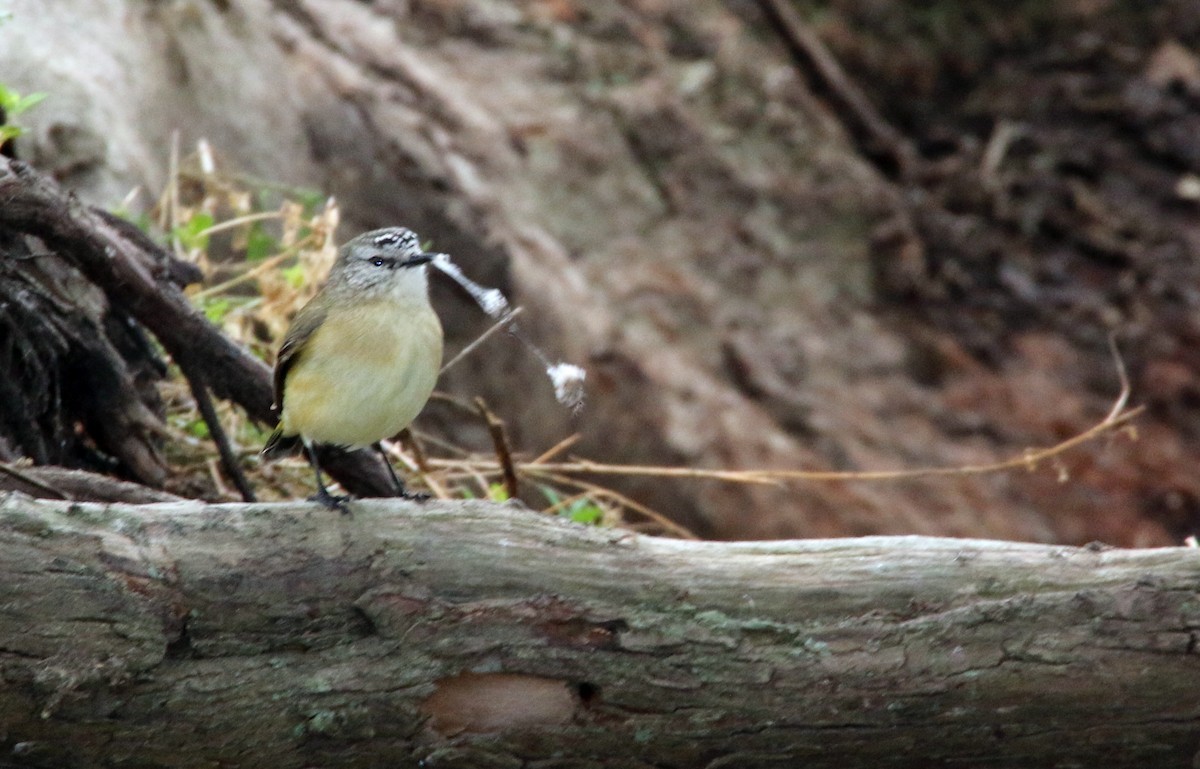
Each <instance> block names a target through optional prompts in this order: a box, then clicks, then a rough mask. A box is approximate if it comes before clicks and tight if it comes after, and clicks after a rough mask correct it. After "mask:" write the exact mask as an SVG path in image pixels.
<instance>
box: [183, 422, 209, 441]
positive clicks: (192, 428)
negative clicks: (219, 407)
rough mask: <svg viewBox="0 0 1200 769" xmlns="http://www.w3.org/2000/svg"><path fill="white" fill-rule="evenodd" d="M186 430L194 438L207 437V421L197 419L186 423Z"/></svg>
mask: <svg viewBox="0 0 1200 769" xmlns="http://www.w3.org/2000/svg"><path fill="white" fill-rule="evenodd" d="M187 431H188V433H189V434H191V435H192V436H193V437H195V438H207V437H208V423H207V422H205V421H204V420H203V419H197V420H195V421H194V422H190V423H188V426H187Z"/></svg>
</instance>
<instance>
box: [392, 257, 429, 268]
mask: <svg viewBox="0 0 1200 769" xmlns="http://www.w3.org/2000/svg"><path fill="white" fill-rule="evenodd" d="M435 256H437V254H417V255H416V256H410V257H408V258H407V259H405V260H404V261H402V262H400V264H398V265H396V266H397V267H416V266H417V265H421V264H429V263H430V262H432V261H433V258H434V257H435Z"/></svg>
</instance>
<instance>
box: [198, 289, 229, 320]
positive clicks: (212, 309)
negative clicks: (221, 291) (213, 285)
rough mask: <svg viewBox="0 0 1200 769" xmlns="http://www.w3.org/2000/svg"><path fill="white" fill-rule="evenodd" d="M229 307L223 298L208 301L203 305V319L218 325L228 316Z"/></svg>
mask: <svg viewBox="0 0 1200 769" xmlns="http://www.w3.org/2000/svg"><path fill="white" fill-rule="evenodd" d="M229 307H230V304H229V300H228V299H227V298H225V297H223V296H218V297H216V298H214V299H210V300H208V301H206V302H205V303H204V317H206V318H208V319H209V320H210V321H212V322H213V323H218V324H219V323H220V322H221V321H223V320H225V316H226V315H228V314H229Z"/></svg>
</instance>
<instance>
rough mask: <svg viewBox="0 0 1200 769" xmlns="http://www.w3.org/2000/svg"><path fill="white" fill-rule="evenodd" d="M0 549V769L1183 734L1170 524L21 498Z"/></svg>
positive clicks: (1193, 585)
mask: <svg viewBox="0 0 1200 769" xmlns="http://www.w3.org/2000/svg"><path fill="white" fill-rule="evenodd" d="M0 548H2V552H0V563H2V564H3V569H4V572H5V573H4V575H3V578H2V579H0V606H2V607H3V611H0V664H2V665H3V668H2V669H3V675H4V680H5V686H4V687H3V688H2V689H0V722H2V723H3V732H2V733H0V741H2V743H0V744H3V746H4V748H6V753H7V758H6V759H4V760H7V761H9V762H11V763H15V764H17V765H19V766H54V767H99V766H113V765H125V766H129V765H136V766H138V767H185V766H186V767H217V766H267V765H269V766H272V767H277V768H279V769H286V768H287V767H307V766H338V767H374V766H418V765H421V766H429V767H509V766H511V767H518V766H537V767H551V766H554V767H566V766H570V767H622V768H624V767H638V766H660V767H668V766H669V767H710V768H712V769H715V768H716V767H761V766H778V767H791V766H799V765H804V766H810V767H811V766H831V767H832V766H837V767H854V766H863V767H868V766H869V767H881V766H882V767H905V766H913V767H928V766H942V765H945V766H950V765H953V766H976V765H981V764H984V763H986V764H987V765H988V766H1001V767H1004V766H1011V767H1027V766H1035V765H1036V766H1051V765H1063V766H1065V765H1072V766H1088V765H1100V764H1103V765H1105V766H1130V767H1134V766H1136V767H1143V766H1156V767H1173V766H1178V767H1184V766H1191V765H1192V757H1193V755H1194V754H1195V753H1196V750H1197V748H1198V747H1200V729H1198V726H1200V724H1198V722H1197V718H1198V716H1200V712H1198V710H1200V708H1198V703H1197V694H1196V692H1197V691H1200V666H1198V664H1197V660H1196V658H1195V646H1196V633H1197V628H1200V600H1198V599H1197V590H1198V589H1200V552H1197V551H1194V550H1188V549H1180V548H1173V549H1161V550H1140V551H1125V550H1105V549H1099V548H1097V549H1088V548H1085V549H1075V548H1068V547H1047V546H1042V545H1028V544H1013V543H1000V542H992V541H982V540H953V539H934V538H925V537H903V538H887V537H882V538H881V537H871V538H864V539H844V540H824V541H787V542H772V543H737V544H724V543H703V542H681V541H673V540H664V539H655V538H649V537H643V536H638V535H633V534H629V533H627V532H624V531H616V530H605V529H594V528H586V527H581V526H577V525H570V524H566V523H562V522H560V521H557V520H550V519H546V518H543V517H539V516H537V515H535V514H533V513H531V512H529V511H527V510H524V509H520V508H516V507H506V506H496V505H491V504H486V503H481V502H464V503H433V502H431V503H427V504H424V505H419V504H412V503H409V502H403V501H398V500H387V501H382V500H379V501H375V500H372V501H365V502H356V503H354V504H353V505H352V512H351V514H349V515H339V514H336V513H331V512H329V511H327V510H324V509H322V508H319V507H317V506H315V505H308V504H290V505H214V506H205V505H202V504H199V503H192V502H186V503H172V504H160V505H149V506H142V507H137V506H127V505H109V506H101V505H92V504H70V503H67V502H45V501H36V502H35V501H32V500H30V499H29V498H28V497H25V496H23V495H19V494H11V495H8V496H6V497H4V498H3V500H2V501H0ZM421 762H423V763H421Z"/></svg>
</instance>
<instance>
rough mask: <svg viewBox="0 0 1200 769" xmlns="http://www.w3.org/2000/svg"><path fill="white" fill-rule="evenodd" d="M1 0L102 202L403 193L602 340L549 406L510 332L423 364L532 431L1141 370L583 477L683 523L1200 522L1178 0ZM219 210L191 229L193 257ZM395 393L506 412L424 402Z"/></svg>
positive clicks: (689, 424)
mask: <svg viewBox="0 0 1200 769" xmlns="http://www.w3.org/2000/svg"><path fill="white" fill-rule="evenodd" d="M0 11H4V14H5V15H4V17H3V21H0V83H2V84H3V85H4V86H5V87H6V88H7V89H9V90H10V91H12V92H17V93H19V94H32V93H44V94H45V95H46V96H45V98H44V99H43V100H42V101H41V102H40V103H38V104H36V105H32V106H30V107H29V108H28V109H27V110H21V111H20V114H19V115H13V114H10V115H9V116H8V118H9V120H10V121H11V122H13V123H17V124H19V125H20V126H21V128H22V129H23V133H22V134H21V135H20V136H19V137H17V138H16V139H15V140H13V141H12V142H11V143H10V145H8V149H9V151H11V152H15V153H16V154H17V156H18V157H20V158H21V159H22V160H25V161H27V162H30V163H31V164H33V165H34V167H36V168H37V169H39V170H41V171H43V172H46V173H50V174H52V175H53V176H54V177H55V178H57V179H58V180H59V181H60V182H61V183H62V184H63V185H64V186H66V187H68V188H70V189H73V190H75V191H76V192H77V193H78V194H79V195H80V196H81V197H82V198H83V199H85V200H86V201H88V202H90V203H94V204H96V205H99V206H102V207H105V208H108V209H111V210H120V211H121V212H122V213H124V214H126V215H128V216H130V217H131V218H135V219H136V218H137V217H139V216H142V217H147V218H149V219H153V218H154V217H156V216H158V215H159V214H160V213H161V205H162V200H163V194H164V190H170V189H172V188H174V189H175V190H176V198H175V204H176V211H178V209H179V207H180V206H183V205H184V204H196V202H197V201H201V202H203V201H204V200H213V199H220V200H223V201H225V203H223V204H222V205H229V203H228V201H229V200H231V198H226V197H221V196H218V195H215V194H214V193H213V185H212V184H209V185H208V186H207V187H206V188H205V189H203V190H200V191H199V192H196V193H195V195H194V196H193V198H192V199H188V197H187V195H188V190H186V189H184V190H183V192H180V190H179V183H178V182H179V179H180V178H181V177H180V176H179V174H180V169H181V168H184V167H192V166H193V165H195V164H196V163H200V164H201V165H202V166H204V165H205V164H209V165H212V164H215V167H216V168H218V169H219V172H220V174H221V176H220V178H221V179H224V180H235V181H236V183H237V186H236V191H238V194H243V193H244V194H246V195H249V196H251V197H252V198H253V199H254V200H255V201H257V200H258V197H255V196H258V195H259V194H260V193H262V192H264V191H266V192H274V193H277V196H278V193H279V190H304V191H306V193H305V194H307V195H309V197H311V198H313V200H314V201H325V199H326V198H327V197H329V196H333V197H334V198H335V199H336V216H333V215H332V214H331V211H333V210H334V209H332V208H330V207H329V206H327V205H326V206H325V207H324V208H322V207H321V206H320V205H314V207H313V210H312V211H311V212H309V213H310V214H311V215H312V216H313V217H319V216H320V215H321V212H322V211H324V212H325V218H324V219H322V220H321V221H323V222H324V223H325V224H326V225H328V226H330V227H332V226H334V225H336V235H335V236H333V237H334V239H335V240H336V242H342V241H344V240H346V239H348V238H350V237H352V236H353V235H354V234H356V233H358V232H359V231H361V230H364V229H368V228H373V227H378V226H386V225H393V224H403V225H406V226H409V227H411V228H413V229H415V230H416V231H417V232H419V233H420V234H421V236H422V237H423V238H424V239H426V240H428V241H430V242H431V243H432V245H433V247H434V248H436V249H437V250H439V251H446V252H449V253H450V254H452V255H453V256H454V258H455V260H456V261H457V262H458V263H459V264H460V265H461V266H462V267H463V269H464V270H465V271H466V273H467V274H468V275H469V276H470V277H472V278H473V279H474V280H476V281H478V282H480V283H483V284H485V285H489V286H498V287H500V288H501V289H503V290H504V291H505V292H506V293H507V294H508V295H509V297H510V298H511V299H512V301H513V302H514V303H515V304H518V305H520V306H522V307H523V308H524V312H523V314H522V317H521V319H520V324H521V325H522V327H523V329H524V331H525V332H526V333H527V334H528V335H529V336H530V337H532V338H533V339H534V340H536V341H537V343H538V344H539V345H541V346H542V347H544V348H545V349H546V350H547V351H548V353H549V354H550V355H551V357H553V358H555V359H559V358H561V359H566V360H569V361H572V362H575V363H579V364H581V365H583V366H585V367H586V368H587V369H588V371H589V379H588V403H587V406H586V408H585V409H584V410H583V411H582V412H581V413H579V414H578V415H575V416H573V415H572V414H571V413H570V412H569V411H567V410H565V409H563V408H561V407H560V406H558V405H557V404H556V403H555V401H554V398H553V392H552V388H551V386H550V384H549V383H548V382H547V381H546V378H545V376H544V374H543V372H542V371H541V368H540V366H539V364H538V362H537V360H536V359H535V358H533V357H532V356H530V355H529V354H527V353H526V352H525V351H524V350H523V349H522V348H521V347H520V346H519V345H518V344H517V343H516V342H514V341H513V340H512V339H510V338H507V337H506V336H505V335H497V336H495V337H494V338H492V339H491V340H489V342H487V343H486V344H485V345H484V346H482V347H481V349H479V350H477V351H475V352H474V353H473V354H471V355H470V356H469V357H468V358H466V359H465V360H464V361H463V362H462V363H461V364H459V365H457V366H455V367H454V368H452V369H451V370H449V371H447V372H446V374H445V376H444V377H443V379H442V381H441V383H440V386H439V389H440V390H442V391H445V392H447V393H450V394H453V395H454V396H456V397H458V398H461V399H466V400H468V401H469V400H471V399H473V398H475V397H483V398H484V399H485V400H486V402H487V403H488V404H489V406H490V408H491V409H492V411H493V412H495V413H496V414H497V415H498V416H499V417H500V418H502V419H503V420H504V421H505V422H506V423H507V426H508V431H509V439H510V441H511V444H512V446H513V448H514V449H515V450H518V451H520V452H521V453H522V454H524V455H525V456H537V455H538V454H540V453H542V452H543V451H546V450H547V449H548V448H550V447H552V446H554V445H555V444H557V443H559V442H560V441H561V440H563V439H564V438H566V437H567V436H570V435H572V434H574V433H578V434H579V435H580V438H579V440H578V442H577V443H575V444H574V445H573V446H571V447H570V449H569V451H568V454H570V455H573V456H578V457H586V458H589V459H592V460H596V461H602V462H610V463H633V464H640V465H670V466H679V465H682V466H690V467H698V468H711V469H721V468H766V469H811V470H823V469H832V470H888V469H904V468H921V467H947V466H959V465H969V464H979V463H986V462H991V461H995V460H998V459H1005V458H1009V457H1013V456H1020V455H1021V453H1022V452H1023V451H1025V450H1026V449H1028V448H1030V447H1040V446H1049V445H1052V444H1055V443H1057V442H1059V441H1061V440H1063V439H1066V438H1069V437H1070V436H1072V435H1075V434H1078V433H1081V432H1083V431H1085V430H1087V429H1088V428H1089V427H1091V426H1092V425H1094V424H1096V423H1097V422H1099V421H1100V420H1102V419H1103V418H1104V416H1105V414H1106V413H1107V412H1108V411H1109V409H1110V408H1111V406H1112V404H1113V402H1114V400H1115V398H1116V397H1117V394H1118V392H1119V390H1120V388H1121V385H1120V379H1119V375H1118V369H1117V366H1116V364H1115V363H1114V360H1113V356H1112V354H1111V353H1110V351H1109V344H1108V339H1109V337H1110V335H1113V336H1115V339H1116V342H1117V345H1118V346H1119V348H1120V350H1121V353H1122V356H1123V359H1124V361H1125V364H1126V366H1127V367H1128V371H1129V379H1130V382H1131V385H1132V403H1133V404H1139V405H1145V406H1147V411H1146V412H1145V413H1144V414H1142V415H1141V416H1140V417H1139V418H1138V419H1137V421H1136V423H1135V424H1136V436H1132V435H1130V434H1128V433H1121V434H1115V435H1110V436H1105V437H1101V438H1100V439H1097V440H1094V441H1091V442H1089V443H1088V444H1086V445H1085V446H1083V447H1081V448H1079V449H1076V450H1074V451H1072V452H1070V453H1067V454H1064V455H1061V456H1059V457H1057V458H1056V459H1055V460H1054V461H1052V462H1046V463H1042V464H1041V465H1039V466H1037V467H1034V468H1030V469H1022V470H1016V471H1009V472H1005V473H996V474H984V475H952V476H936V477H928V478H921V479H911V480H905V481H890V482H864V481H856V482H846V481H841V482H819V483H818V482H795V483H789V484H787V485H750V484H736V483H725V482H719V481H713V480H695V479H672V478H660V477H622V476H619V475H618V476H606V477H604V478H603V480H602V482H603V483H604V484H605V485H606V486H607V487H611V488H612V489H614V490H616V491H618V492H619V493H621V494H623V495H626V496H628V497H629V498H631V499H633V500H635V501H636V502H638V503H640V504H642V505H645V506H647V507H648V508H651V509H653V510H655V511H657V512H659V513H661V514H662V515H664V516H668V517H669V518H671V519H673V520H675V521H677V522H679V523H680V524H682V525H683V526H685V527H686V528H687V529H689V530H690V531H691V532H694V533H695V534H696V535H699V536H702V537H706V538H718V539H745V538H754V539H757V538H777V537H827V536H843V535H863V534H876V533H884V534H904V533H915V534H941V535H951V536H964V537H993V538H1003V539H1017V540H1030V541H1040V542H1061V543H1070V544H1082V543H1086V542H1089V541H1093V540H1100V541H1103V542H1106V543H1109V544H1113V545H1126V546H1151V545H1166V544H1178V543H1180V542H1181V541H1182V540H1183V538H1184V537H1186V536H1188V535H1190V534H1192V533H1193V532H1195V531H1196V529H1197V528H1200V503H1198V501H1197V499H1198V494H1200V475H1198V473H1197V472H1196V469H1197V458H1198V456H1200V453H1198V450H1200V414H1198V412H1197V408H1196V406H1197V402H1198V401H1200V387H1198V380H1197V372H1198V369H1200V350H1198V349H1197V341H1198V340H1200V315H1198V312H1200V311H1198V304H1200V283H1198V280H1197V278H1198V277H1200V2H1195V1H1193V0H1163V1H1162V2H1156V3H1123V2H1118V1H1117V0H1060V1H1059V2H1053V3H1046V2H1021V3H1015V4H996V3H989V2H983V1H982V0H954V1H953V2H951V1H950V0H929V1H926V2H893V1H890V0H829V1H828V2H815V1H814V2H782V1H780V2H769V1H768V0H764V1H763V2H751V1H750V0H745V1H742V2H736V1H734V2H710V1H701V0H690V1H687V2H685V1H684V0H676V1H672V0H625V1H624V2H617V1H616V0H594V1H592V2H582V0H526V1H525V2H502V1H499V0H429V1H427V2H421V1H418V0H240V1H239V2H229V0H55V2H53V3H46V2H44V1H43V0H8V2H6V3H5V2H0ZM822 55H827V58H822ZM11 111H12V110H10V112H11ZM201 141H203V142H204V143H205V144H204V145H203V146H205V147H207V148H209V149H208V153H209V154H208V155H204V153H203V152H202V153H201V156H200V158H199V160H197V155H196V149H197V147H201V146H202V145H201V144H200V142H201ZM172 147H175V148H176V149H175V151H174V156H173V154H172V152H173V150H172ZM173 157H174V159H173ZM210 161H211V163H210ZM189 164H190V165H189ZM213 178H214V179H215V178H216V176H214V177H213ZM284 197H286V196H284ZM269 198H270V195H265V196H262V199H263V200H264V201H265V200H268V199H269ZM247 199H248V200H249V199H250V198H247ZM276 203H277V201H276ZM276 203H270V205H275V204H276ZM0 205H3V203H2V202H0ZM255 205H257V203H255ZM264 205H266V203H264ZM322 205H324V204H322ZM156 207H157V208H156ZM233 207H234V208H236V207H237V206H236V205H234V206H233ZM250 207H251V206H250V204H249V203H247V208H246V210H249V209H250ZM308 221H310V224H311V221H312V220H308ZM172 224H174V225H176V226H177V225H179V221H178V220H174V221H173V222H172ZM273 226H275V225H273ZM279 237H282V235H280V236H279ZM239 248H240V249H242V251H245V249H246V243H245V242H240V243H239V242H238V241H237V239H236V238H233V239H230V240H229V242H228V243H224V242H223V241H220V240H219V239H214V240H213V241H212V243H211V244H209V243H208V241H207V240H206V242H205V249H206V253H205V258H206V259H209V260H212V261H213V262H216V263H220V262H221V261H222V259H223V257H222V255H221V249H228V250H230V251H231V252H232V251H236V250H237V249H239ZM218 275H219V271H218ZM435 304H436V305H437V307H438V309H439V311H440V313H441V315H442V318H443V322H444V325H445V327H446V331H447V337H448V343H449V347H450V348H451V352H452V351H453V350H455V349H460V348H462V347H463V346H464V345H466V344H467V343H469V342H470V341H471V340H472V339H474V338H475V337H477V336H478V335H479V334H480V333H481V332H482V331H484V330H485V329H486V328H487V327H488V326H489V325H490V321H489V319H488V318H486V316H484V315H483V314H482V313H481V312H480V311H479V310H478V308H476V307H475V306H474V305H473V304H472V303H471V302H470V300H469V299H467V298H465V297H464V296H463V295H462V294H461V292H459V291H457V290H456V289H455V288H454V287H453V286H452V285H450V284H449V283H448V281H442V282H440V283H439V285H438V286H437V287H436V291H435ZM10 373H11V372H10ZM0 376H3V372H0ZM169 400H170V398H169V397H168V401H169ZM416 427H417V428H418V429H419V431H420V432H421V433H422V434H424V435H427V436H429V437H430V440H436V441H444V442H447V443H449V444H452V445H454V446H459V447H470V448H473V449H477V450H481V451H482V450H487V449H488V448H489V447H490V445H491V444H490V439H489V436H488V433H487V429H486V426H485V425H484V424H482V423H481V421H480V420H479V419H478V418H469V417H468V416H466V415H464V414H463V413H462V411H461V410H457V409H454V408H451V407H448V406H446V405H445V404H434V405H433V406H431V407H430V409H429V410H428V411H427V413H426V414H424V415H423V416H422V417H421V418H420V419H419V420H418V422H417V425H416ZM1135 438H1136V439H1135ZM12 443H13V442H12V441H10V445H9V447H8V452H7V453H8V454H9V456H8V457H5V458H15V457H16V456H20V455H21V453H22V452H21V451H20V447H19V446H14V445H12ZM100 448H101V449H102V448H103V447H100ZM246 456H247V458H246V461H247V463H250V464H253V463H254V462H255V461H256V460H255V458H254V457H253V451H248V452H247V453H246ZM597 482H599V481H597ZM165 483H166V485H167V486H168V488H170V487H171V485H172V483H173V481H172V480H171V479H170V478H168V479H167V480H166V481H165ZM175 483H176V485H177V486H179V485H180V483H179V482H178V481H175ZM183 486H187V484H183ZM183 490H190V493H194V494H199V495H202V496H208V497H210V498H219V496H220V494H219V493H218V490H214V488H212V487H208V486H204V485H203V484H200V487H196V488H192V487H187V488H186V489H183Z"/></svg>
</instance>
